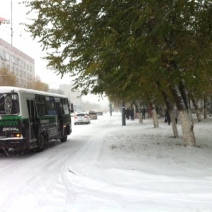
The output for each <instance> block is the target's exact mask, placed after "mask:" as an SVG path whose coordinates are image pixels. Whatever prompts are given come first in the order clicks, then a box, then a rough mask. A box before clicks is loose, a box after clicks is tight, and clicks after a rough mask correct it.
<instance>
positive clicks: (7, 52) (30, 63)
mask: <svg viewBox="0 0 212 212" xmlns="http://www.w3.org/2000/svg"><path fill="white" fill-rule="evenodd" d="M0 68H7V69H8V70H9V71H11V72H12V73H14V74H15V75H16V78H17V83H18V85H19V86H21V87H26V86H28V83H30V81H31V80H33V79H34V77H35V61H34V59H33V58H31V57H30V56H28V55H27V54H25V53H23V52H22V51H20V50H19V49H17V48H15V47H14V46H12V45H10V44H9V43H7V42H6V41H4V40H3V39H1V38H0Z"/></svg>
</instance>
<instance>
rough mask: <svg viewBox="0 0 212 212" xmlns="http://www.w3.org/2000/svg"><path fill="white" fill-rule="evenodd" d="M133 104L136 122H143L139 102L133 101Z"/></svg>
mask: <svg viewBox="0 0 212 212" xmlns="http://www.w3.org/2000/svg"><path fill="white" fill-rule="evenodd" d="M133 104H134V105H135V111H136V113H137V114H138V122H139V123H143V119H142V115H141V103H140V102H138V103H136V102H135V101H134V102H133Z"/></svg>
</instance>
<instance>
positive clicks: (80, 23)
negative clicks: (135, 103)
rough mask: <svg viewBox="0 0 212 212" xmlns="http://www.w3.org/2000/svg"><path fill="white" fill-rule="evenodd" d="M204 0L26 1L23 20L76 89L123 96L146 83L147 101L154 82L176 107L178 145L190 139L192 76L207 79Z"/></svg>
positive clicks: (208, 17)
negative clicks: (27, 14)
mask: <svg viewBox="0 0 212 212" xmlns="http://www.w3.org/2000/svg"><path fill="white" fill-rule="evenodd" d="M211 5H212V3H211V0H205V1H193V0H192V1H174V0H173V1H166V0H148V1H147V0H136V1H134V2H133V4H132V2H131V1H129V0H128V1H126V0H125V1H123V0H119V1H117V0H105V1H99V0H98V1H97V0H96V1H95V0H93V1H90V0H84V1H81V2H76V1H74V0H67V1H66V0H45V1H38V0H35V1H32V2H30V3H29V6H30V8H31V9H32V11H36V12H37V14H38V16H37V18H35V19H34V20H33V23H32V24H28V25H27V27H28V30H29V31H30V32H31V33H32V35H33V36H34V37H39V39H40V43H41V44H42V45H43V48H44V49H45V50H47V51H48V55H47V57H46V59H47V61H48V66H49V67H51V68H53V69H54V70H57V72H58V73H59V74H61V75H62V76H63V75H64V74H65V73H70V74H71V76H75V77H76V80H75V88H79V87H80V88H81V89H82V93H83V94H87V93H88V92H94V93H103V92H105V93H106V94H110V95H111V96H114V97H117V96H118V97H119V98H120V100H122V101H126V100H128V99H131V100H135V98H137V99H140V97H139V92H140V96H142V95H146V94H147V90H149V91H151V92H150V94H151V95H150V97H149V98H150V102H152V101H153V100H154V101H155V98H154V97H155V96H157V94H155V93H157V92H155V91H156V89H155V88H156V87H157V82H159V83H160V90H161V91H164V90H166V91H167V90H168V92H167V94H168V95H169V97H170V99H172V100H173V104H176V105H177V107H178V110H179V112H180V116H181V120H182V122H183V124H182V126H183V128H182V130H183V135H184V136H183V137H184V142H185V144H186V145H194V144H195V137H194V133H193V123H192V122H191V120H190V117H189V105H188V92H189V91H190V90H192V89H193V88H194V87H195V80H194V79H195V78H196V79H202V80H200V81H202V82H203V76H204V75H205V74H206V73H207V75H208V76H210V78H211V72H210V71H209V70H210V68H211V56H212V55H211V49H212V46H211V45H212V42H211V39H212V36H211V27H212V24H211V16H212V15H211V14H212V9H211V8H212V7H211ZM158 8H160V9H158ZM194 52H197V54H194ZM209 72H210V73H209ZM192 76H194V77H195V78H194V77H193V78H192ZM141 82H145V83H141ZM135 83H136V85H135ZM144 85H145V86H146V87H145V86H144ZM206 87H207V88H209V87H208V86H207V84H206ZM136 89H138V91H136ZM204 89H206V88H204ZM203 91H204V90H203ZM154 92H155V93H154Z"/></svg>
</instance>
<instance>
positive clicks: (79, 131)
mask: <svg viewBox="0 0 212 212" xmlns="http://www.w3.org/2000/svg"><path fill="white" fill-rule="evenodd" d="M194 122H195V127H194V131H195V136H196V141H197V147H188V146H187V147H185V146H184V145H183V143H182V133H181V125H180V120H179V122H178V124H177V127H178V131H179V136H180V138H179V139H176V138H173V137H172V130H171V126H170V125H168V124H167V123H164V118H159V124H160V127H159V128H157V129H156V128H154V127H153V122H152V119H151V118H146V119H145V120H144V121H143V123H142V124H139V122H138V119H135V120H133V121H131V120H126V126H122V125H121V113H113V115H112V116H110V115H109V114H104V115H103V116H99V117H98V119H97V120H92V121H91V124H89V125H73V132H72V134H71V135H69V136H68V141H67V142H65V143H59V144H57V143H56V142H55V143H53V144H54V145H53V144H52V145H50V144H51V143H49V148H48V149H46V150H44V151H43V152H40V153H37V154H35V153H34V154H33V153H31V154H28V155H19V154H17V153H15V152H12V151H11V152H10V157H9V158H8V157H6V156H5V155H4V154H0V179H1V180H0V211H2V212H14V211H16V212H19V211H30V212H37V211H39V212H85V211H86V212H129V211H130V212H210V211H211V208H212V160H211V156H212V139H211V128H212V118H211V117H210V118H208V119H207V120H203V121H202V122H200V123H197V121H196V119H194Z"/></svg>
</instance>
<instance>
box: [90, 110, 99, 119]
mask: <svg viewBox="0 0 212 212" xmlns="http://www.w3.org/2000/svg"><path fill="white" fill-rule="evenodd" d="M89 116H90V119H97V113H96V112H94V111H90V112H89Z"/></svg>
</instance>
